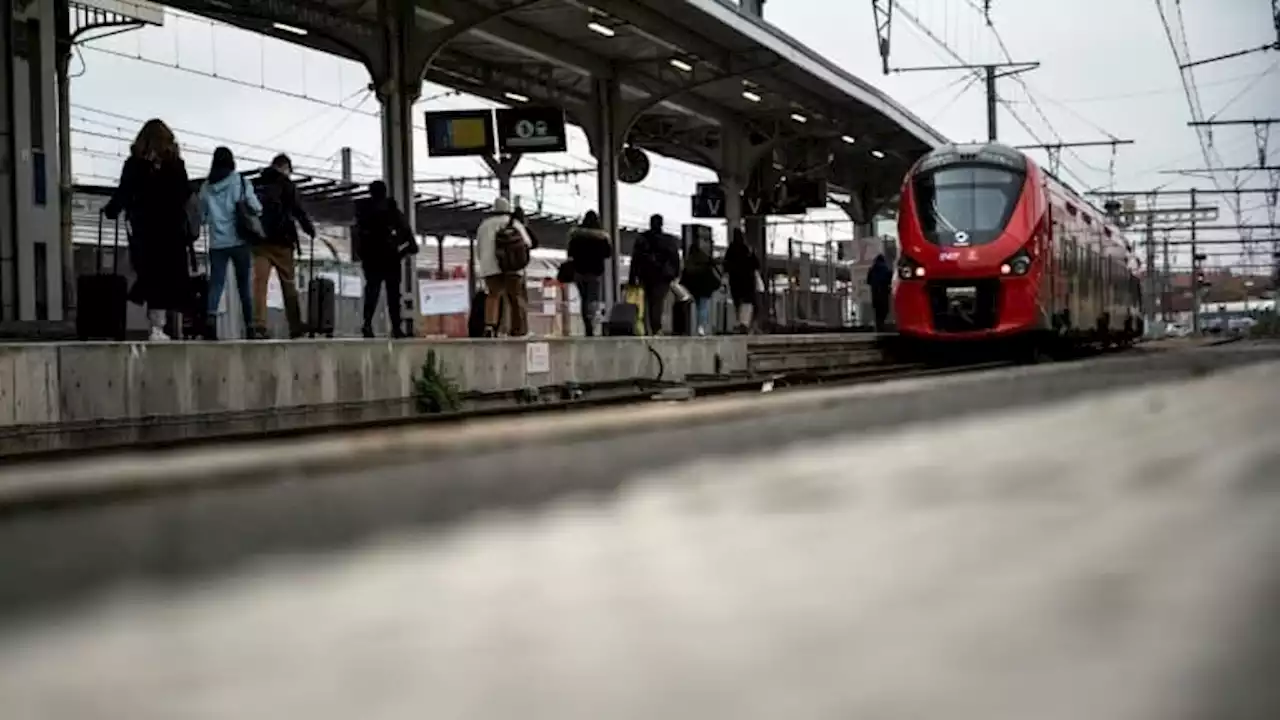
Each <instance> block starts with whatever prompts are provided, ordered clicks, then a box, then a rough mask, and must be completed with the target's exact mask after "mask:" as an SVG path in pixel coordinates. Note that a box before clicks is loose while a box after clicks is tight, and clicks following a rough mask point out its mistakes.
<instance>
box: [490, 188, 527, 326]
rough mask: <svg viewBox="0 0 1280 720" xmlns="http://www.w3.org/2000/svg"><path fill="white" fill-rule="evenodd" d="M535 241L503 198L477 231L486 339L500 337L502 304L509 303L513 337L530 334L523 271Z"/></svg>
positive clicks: (494, 204) (507, 201) (496, 202)
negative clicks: (499, 324)
mask: <svg viewBox="0 0 1280 720" xmlns="http://www.w3.org/2000/svg"><path fill="white" fill-rule="evenodd" d="M532 245H533V240H532V239H531V238H530V237H529V232H528V230H526V229H525V226H524V223H522V222H520V220H518V219H517V218H516V217H515V216H514V215H513V214H512V212H511V202H510V201H509V200H507V199H506V198H504V197H499V198H498V199H497V200H494V201H493V208H492V209H491V210H490V211H489V213H488V216H487V217H485V219H484V220H482V221H481V222H480V226H479V227H478V228H476V275H477V276H479V277H481V278H484V284H485V292H486V293H487V294H486V295H485V299H484V325H485V337H497V335H498V322H499V320H500V312H501V310H502V304H503V301H504V300H505V301H506V306H507V312H508V318H509V322H510V325H509V329H510V335H511V337H524V336H525V335H528V334H529V310H528V302H529V298H528V296H527V295H526V290H525V287H524V269H525V268H526V267H528V266H529V259H530V255H529V252H530V249H531V248H532Z"/></svg>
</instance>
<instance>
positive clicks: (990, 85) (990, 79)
mask: <svg viewBox="0 0 1280 720" xmlns="http://www.w3.org/2000/svg"><path fill="white" fill-rule="evenodd" d="M887 62H888V61H886V63H887ZM1038 67H1040V63H1038V62H1007V63H987V64H984V65H963V64H962V65H923V66H920V67H906V68H890V72H895V73H907V72H941V71H943V70H980V71H982V76H983V78H984V79H985V80H986V84H987V140H988V141H989V142H996V140H998V139H999V132H998V131H999V127H998V122H997V114H996V109H997V108H998V107H999V105H1000V95H999V93H998V92H997V88H996V81H997V80H999V79H1000V78H1007V77H1013V76H1014V75H1019V74H1021V73H1024V72H1027V71H1030V70H1035V69H1036V68H1038Z"/></svg>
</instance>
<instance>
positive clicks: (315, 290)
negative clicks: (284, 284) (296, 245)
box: [307, 235, 338, 337]
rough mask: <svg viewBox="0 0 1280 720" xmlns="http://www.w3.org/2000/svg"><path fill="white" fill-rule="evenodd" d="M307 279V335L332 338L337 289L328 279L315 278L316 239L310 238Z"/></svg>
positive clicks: (335, 315)
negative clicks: (308, 274)
mask: <svg viewBox="0 0 1280 720" xmlns="http://www.w3.org/2000/svg"><path fill="white" fill-rule="evenodd" d="M308 269H309V272H310V277H308V278H307V333H308V334H309V335H310V336H311V337H315V336H317V335H322V336H324V337H333V332H334V329H335V328H336V326H337V324H338V322H337V307H336V306H337V301H338V298H337V292H338V291H337V288H336V287H334V284H333V281H332V280H330V279H329V278H318V277H316V237H315V235H312V236H311V253H310V258H309V259H308Z"/></svg>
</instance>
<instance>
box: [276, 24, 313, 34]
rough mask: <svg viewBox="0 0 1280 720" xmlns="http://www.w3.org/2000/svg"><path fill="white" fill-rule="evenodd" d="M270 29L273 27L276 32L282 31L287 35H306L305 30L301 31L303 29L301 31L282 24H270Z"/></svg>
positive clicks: (298, 28)
mask: <svg viewBox="0 0 1280 720" xmlns="http://www.w3.org/2000/svg"><path fill="white" fill-rule="evenodd" d="M271 27H273V28H275V29H277V30H283V31H285V32H287V33H293V34H294V35H306V34H307V31H306V30H303V29H302V28H300V27H294V26H293V25H285V24H284V23H271Z"/></svg>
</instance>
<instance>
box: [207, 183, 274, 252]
mask: <svg viewBox="0 0 1280 720" xmlns="http://www.w3.org/2000/svg"><path fill="white" fill-rule="evenodd" d="M241 199H244V200H245V201H246V202H248V204H249V209H250V210H252V211H253V212H254V213H256V214H257V215H259V216H261V215H262V203H261V202H259V201H258V194H257V193H255V192H253V185H252V184H251V183H250V182H249V181H248V180H247V179H246V178H244V177H243V176H242V175H240V173H237V172H228V171H226V170H215V171H214V172H213V173H211V174H210V175H209V177H208V179H206V180H205V181H204V185H202V186H201V187H200V217H201V218H202V219H203V220H204V225H205V228H206V229H207V231H208V233H209V235H208V237H209V249H210V250H225V249H227V248H233V247H239V246H240V245H243V244H244V243H245V241H244V238H242V237H240V233H239V232H237V230H236V203H238V202H240V200H241Z"/></svg>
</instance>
